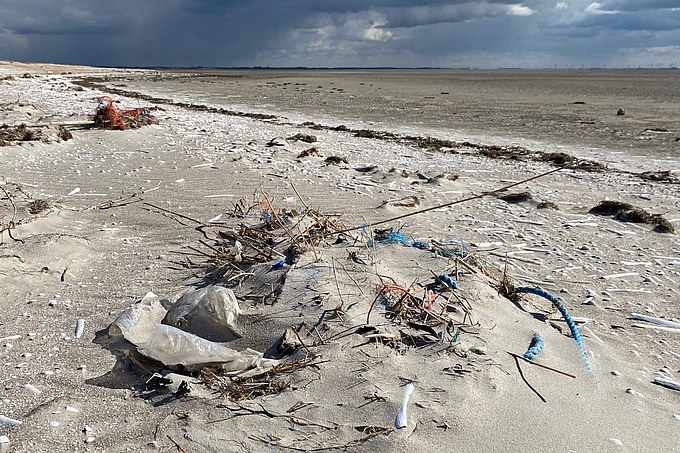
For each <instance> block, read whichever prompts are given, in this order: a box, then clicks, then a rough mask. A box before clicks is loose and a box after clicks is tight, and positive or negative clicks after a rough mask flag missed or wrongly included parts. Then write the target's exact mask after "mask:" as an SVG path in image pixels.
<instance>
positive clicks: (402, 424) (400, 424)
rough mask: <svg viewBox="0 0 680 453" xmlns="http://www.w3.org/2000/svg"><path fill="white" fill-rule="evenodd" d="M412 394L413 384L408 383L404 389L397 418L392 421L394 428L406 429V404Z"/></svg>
mask: <svg viewBox="0 0 680 453" xmlns="http://www.w3.org/2000/svg"><path fill="white" fill-rule="evenodd" d="M412 392H413V383H409V384H408V385H406V387H404V401H403V402H402V403H401V407H400V408H399V412H397V418H396V419H395V420H394V426H395V427H396V428H397V429H399V428H406V425H407V416H406V405H407V404H408V398H409V396H411V393H412Z"/></svg>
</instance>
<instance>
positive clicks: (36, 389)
mask: <svg viewBox="0 0 680 453" xmlns="http://www.w3.org/2000/svg"><path fill="white" fill-rule="evenodd" d="M24 388H25V389H26V390H29V391H31V392H33V393H35V394H36V395H40V394H41V393H42V392H41V391H40V390H39V389H38V388H36V387H35V386H33V385H31V384H26V385H24Z"/></svg>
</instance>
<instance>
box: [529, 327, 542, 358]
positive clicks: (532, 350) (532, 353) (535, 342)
mask: <svg viewBox="0 0 680 453" xmlns="http://www.w3.org/2000/svg"><path fill="white" fill-rule="evenodd" d="M544 345H545V343H543V338H541V336H540V335H539V334H538V332H534V336H533V337H532V338H531V343H529V349H527V352H525V353H524V358H525V359H529V360H531V359H533V358H534V357H536V355H537V354H538V353H539V352H541V350H542V349H543V346H544Z"/></svg>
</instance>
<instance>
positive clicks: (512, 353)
mask: <svg viewBox="0 0 680 453" xmlns="http://www.w3.org/2000/svg"><path fill="white" fill-rule="evenodd" d="M505 352H507V353H508V354H510V355H511V356H513V357H515V358H516V359H521V360H524V361H525V362H527V363H530V364H532V365H536V366H537V367H541V368H545V369H546V370H550V371H554V372H555V373H558V374H561V375H563V376H567V377H570V378H572V379H576V376H574V375H573V374H569V373H567V372H565V371H560V370H558V369H557V368H553V367H549V366H547V365H543V364H541V363H537V362H534V361H533V360H529V359H527V358H526V357H524V356H523V355H520V354H515V353H514V352H510V351H505Z"/></svg>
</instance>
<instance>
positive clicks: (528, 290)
mask: <svg viewBox="0 0 680 453" xmlns="http://www.w3.org/2000/svg"><path fill="white" fill-rule="evenodd" d="M515 291H518V292H520V293H529V294H535V295H537V296H541V297H543V298H545V299H548V300H549V301H550V302H552V304H553V305H554V306H555V308H557V309H558V310H559V311H560V313H562V317H563V318H564V320H565V321H566V322H567V325H568V326H569V330H570V331H571V336H572V337H574V340H576V344H578V348H579V350H580V351H581V357H582V358H583V363H584V364H585V366H586V370H588V372H589V373H590V374H593V370H592V369H591V368H590V364H589V363H588V356H587V355H586V350H585V348H584V347H583V341H582V340H581V334H580V333H579V331H578V329H577V328H576V324H575V323H574V320H573V319H572V317H571V315H570V314H569V312H568V311H567V307H565V306H564V304H563V303H562V302H560V300H559V299H558V298H557V297H555V296H553V295H552V294H550V293H549V292H547V291H546V290H544V289H541V288H536V287H533V286H520V287H519V288H515Z"/></svg>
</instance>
